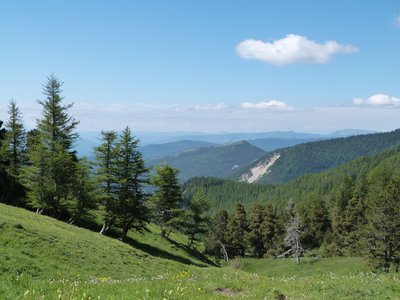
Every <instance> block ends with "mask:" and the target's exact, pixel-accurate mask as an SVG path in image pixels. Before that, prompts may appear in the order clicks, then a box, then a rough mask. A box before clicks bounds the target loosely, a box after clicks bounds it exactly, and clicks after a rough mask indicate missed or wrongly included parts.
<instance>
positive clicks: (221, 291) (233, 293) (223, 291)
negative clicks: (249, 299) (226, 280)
mask: <svg viewBox="0 0 400 300" xmlns="http://www.w3.org/2000/svg"><path fill="white" fill-rule="evenodd" d="M241 292H242V290H234V289H231V288H223V287H219V288H216V289H215V290H214V293H216V294H218V295H223V296H226V297H237V296H239V295H240V294H241Z"/></svg>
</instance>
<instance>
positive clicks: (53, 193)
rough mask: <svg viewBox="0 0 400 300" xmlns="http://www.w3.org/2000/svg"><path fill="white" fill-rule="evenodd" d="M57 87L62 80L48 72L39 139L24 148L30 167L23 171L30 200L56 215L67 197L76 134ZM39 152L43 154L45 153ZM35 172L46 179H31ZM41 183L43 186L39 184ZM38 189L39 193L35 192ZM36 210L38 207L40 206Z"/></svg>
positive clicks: (59, 89)
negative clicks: (33, 144)
mask: <svg viewBox="0 0 400 300" xmlns="http://www.w3.org/2000/svg"><path fill="white" fill-rule="evenodd" d="M61 86H62V83H61V82H60V81H59V80H58V79H56V78H55V77H54V75H51V76H49V77H48V78H47V82H46V84H45V85H44V87H43V94H44V95H45V96H46V99H45V100H44V101H39V103H40V104H41V105H42V107H43V113H42V118H41V119H40V120H39V121H38V128H37V134H36V139H38V140H39V141H36V144H35V146H33V147H31V148H30V149H28V155H29V159H30V166H28V168H27V170H26V171H25V172H24V174H23V177H24V179H23V182H24V183H25V186H26V187H27V188H29V189H31V192H30V193H29V194H30V198H31V200H33V203H35V204H39V203H42V204H43V207H46V209H50V213H51V215H52V216H56V217H59V216H60V215H61V214H63V213H65V211H66V209H67V206H68V202H69V200H70V199H69V197H71V193H72V189H73V179H74V178H75V175H76V174H75V172H76V162H77V158H76V155H75V152H74V151H73V149H72V148H73V143H74V141H75V140H76V138H77V137H78V134H77V133H76V132H75V129H76V126H77V125H78V122H77V121H76V120H74V119H73V118H72V117H71V116H69V114H68V110H69V109H70V108H71V107H72V104H68V105H63V104H62V100H63V97H62V96H61ZM39 152H41V153H39ZM42 153H46V156H43V155H42ZM42 167H46V169H45V170H44V171H45V172H43V171H42V170H40V169H41V168H42ZM38 174H41V176H44V177H46V178H42V179H43V180H40V181H35V180H36V179H37V175H38ZM43 184H45V185H46V186H41V185H43ZM40 189H42V192H39V191H38V190H40ZM33 191H35V192H33ZM40 193H42V195H41V196H40ZM43 195H46V196H45V197H44V196H43ZM32 197H39V198H38V199H32ZM43 207H42V208H43ZM38 209H39V211H41V210H42V209H41V208H40V207H39V208H38Z"/></svg>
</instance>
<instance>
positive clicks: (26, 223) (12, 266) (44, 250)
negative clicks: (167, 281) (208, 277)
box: [0, 204, 205, 279]
mask: <svg viewBox="0 0 400 300" xmlns="http://www.w3.org/2000/svg"><path fill="white" fill-rule="evenodd" d="M0 227H1V229H0V230H1V238H0V273H3V274H4V273H8V274H26V275H29V276H33V277H39V278H41V277H46V278H48V277H49V275H50V274H51V275H50V276H51V277H55V278H61V277H62V278H72V277H74V276H76V275H78V274H79V275H80V276H81V277H84V278H88V277H93V276H94V277H112V278H116V279H121V278H127V277H129V276H136V275H152V274H154V273H157V271H159V270H160V267H161V266H162V269H163V270H164V271H165V272H169V271H177V270H181V269H182V265H185V264H186V265H194V264H197V265H200V266H205V265H204V264H203V263H202V262H200V261H198V260H196V259H194V258H192V257H190V256H189V255H188V254H187V253H186V252H185V251H184V250H182V249H179V248H177V247H175V246H173V245H172V244H170V243H168V242H167V241H165V240H164V239H162V238H161V237H160V236H159V235H158V233H157V232H156V228H155V227H150V229H151V231H149V232H145V233H144V234H139V233H136V234H131V235H130V240H129V241H130V242H131V244H132V245H134V246H136V247H132V246H131V245H129V244H126V243H122V242H120V241H118V240H116V239H113V238H109V237H105V236H102V235H99V234H96V233H93V232H91V231H89V230H86V229H82V228H78V227H75V226H70V225H67V224H65V223H63V222H59V221H56V220H54V219H51V218H49V217H46V216H41V215H37V214H34V213H31V212H28V211H26V210H24V209H20V208H15V207H11V206H6V205H3V204H0ZM174 238H175V239H177V237H174ZM163 258H167V259H163Z"/></svg>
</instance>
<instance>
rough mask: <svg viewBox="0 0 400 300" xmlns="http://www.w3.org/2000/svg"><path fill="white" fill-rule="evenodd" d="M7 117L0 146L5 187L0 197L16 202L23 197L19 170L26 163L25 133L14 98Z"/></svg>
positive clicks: (9, 201)
mask: <svg viewBox="0 0 400 300" xmlns="http://www.w3.org/2000/svg"><path fill="white" fill-rule="evenodd" d="M8 115H9V119H8V121H7V122H6V124H5V131H4V133H5V134H4V142H3V143H2V144H1V147H0V156H1V157H2V159H1V160H2V162H3V167H4V169H3V170H4V171H5V174H3V175H2V176H4V182H5V187H4V189H2V196H1V198H2V199H3V200H5V201H6V202H8V203H11V202H12V203H16V201H19V200H20V198H22V197H24V188H23V186H21V184H20V178H19V177H20V170H21V167H22V165H23V164H25V163H26V133H25V129H24V125H23V121H22V114H21V111H20V109H19V108H18V107H17V104H16V102H15V101H14V100H11V101H10V104H9V106H8Z"/></svg>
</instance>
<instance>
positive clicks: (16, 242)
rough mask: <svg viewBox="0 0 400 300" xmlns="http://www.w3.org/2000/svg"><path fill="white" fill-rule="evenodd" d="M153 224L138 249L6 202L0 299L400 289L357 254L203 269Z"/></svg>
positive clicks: (317, 295)
mask: <svg viewBox="0 0 400 300" xmlns="http://www.w3.org/2000/svg"><path fill="white" fill-rule="evenodd" d="M150 229H151V231H150V232H146V233H145V234H144V235H138V234H135V235H133V236H131V238H134V239H135V240H136V244H135V243H132V244H133V245H136V246H138V247H139V248H140V249H142V250H140V249H138V248H135V247H132V245H129V244H124V243H121V242H119V241H117V240H114V239H111V238H108V237H104V236H100V235H99V234H97V233H93V232H90V231H88V230H85V229H81V228H76V227H74V226H70V225H67V224H64V223H62V222H59V221H56V220H53V219H50V218H48V217H45V216H40V215H36V214H34V213H30V212H27V211H25V210H23V209H19V208H14V207H10V206H6V205H2V204H0V299H2V300H5V299H13V300H14V299H63V300H64V299H85V300H89V299H118V300H121V299H229V298H232V297H235V298H236V299H243V298H246V299H279V298H278V297H279V296H281V297H282V295H285V296H287V297H288V298H289V299H338V298H342V299H343V298H348V299H357V298H364V299H381V298H395V297H397V296H398V295H399V293H400V285H399V282H400V280H399V277H398V276H396V275H373V274H367V273H361V271H364V270H365V265H364V264H363V262H362V260H360V259H357V258H355V259H354V258H353V259H351V258H347V259H343V258H332V259H326V260H325V259H324V260H320V261H318V262H316V263H310V262H306V260H304V261H305V263H303V264H302V265H300V266H296V265H295V264H294V263H293V261H292V260H290V259H286V260H269V259H265V260H254V259H243V260H242V261H241V268H242V270H238V269H232V268H230V267H223V268H215V267H203V268H200V267H197V266H194V265H193V263H195V264H198V265H202V263H201V262H200V261H197V260H195V259H193V258H192V257H190V256H189V255H188V254H187V253H186V252H184V251H183V250H182V249H179V248H176V247H175V248H174V246H171V244H170V243H168V242H166V241H164V240H163V239H160V238H159V237H158V234H157V232H156V230H155V228H153V227H151V228H150ZM174 239H176V240H181V241H183V239H184V238H183V237H182V236H179V235H175V236H174ZM156 255H159V256H162V257H164V258H161V257H156ZM166 258H168V259H166ZM203 266H204V265H203ZM327 269H329V270H327ZM253 273H254V274H253ZM281 299H283V298H281Z"/></svg>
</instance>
